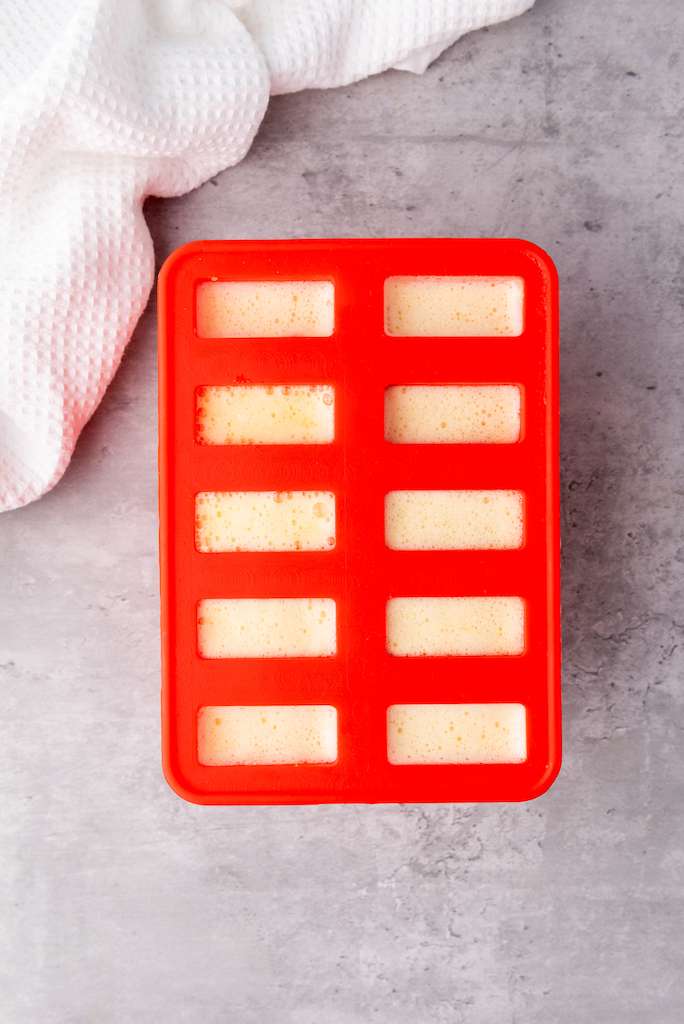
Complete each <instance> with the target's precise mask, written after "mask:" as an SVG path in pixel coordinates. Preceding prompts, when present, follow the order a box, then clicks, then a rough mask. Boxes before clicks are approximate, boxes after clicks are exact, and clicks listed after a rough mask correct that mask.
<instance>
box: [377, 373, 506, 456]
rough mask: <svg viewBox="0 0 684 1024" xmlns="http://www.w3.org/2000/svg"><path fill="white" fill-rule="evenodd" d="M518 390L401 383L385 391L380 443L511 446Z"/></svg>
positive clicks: (496, 386)
mask: <svg viewBox="0 0 684 1024" xmlns="http://www.w3.org/2000/svg"><path fill="white" fill-rule="evenodd" d="M519 438H520V388H518V387H516V386H514V385H512V384H481V385H471V384H406V385H401V386H397V387H392V388H387V390H386V391H385V439H386V440H387V441H391V442H393V443H394V444H513V443H514V442H515V441H518V440H519Z"/></svg>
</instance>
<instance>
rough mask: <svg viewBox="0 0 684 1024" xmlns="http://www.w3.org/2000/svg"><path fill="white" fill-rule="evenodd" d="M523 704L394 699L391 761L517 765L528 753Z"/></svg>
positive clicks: (389, 745)
mask: <svg viewBox="0 0 684 1024" xmlns="http://www.w3.org/2000/svg"><path fill="white" fill-rule="evenodd" d="M526 733H527V730H526V712H525V707H524V706H523V705H522V704H394V705H392V707H390V708H389V709H388V711H387V758H388V760H389V761H390V763H391V764H518V763H520V762H521V761H524V760H525V759H526V757H527V735H526Z"/></svg>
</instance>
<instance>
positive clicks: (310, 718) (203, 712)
mask: <svg viewBox="0 0 684 1024" xmlns="http://www.w3.org/2000/svg"><path fill="white" fill-rule="evenodd" d="M197 753H198V759H199V762H200V764H205V765H235V764H252V765H258V764H330V763H331V762H333V761H335V760H336V758H337V711H336V709H335V708H334V707H330V706H329V705H325V704H322V705H290V706H285V705H282V706H281V705H275V706H263V707H260V706H249V707H238V706H228V707H224V706H207V707H203V708H200V710H199V714H198V716H197Z"/></svg>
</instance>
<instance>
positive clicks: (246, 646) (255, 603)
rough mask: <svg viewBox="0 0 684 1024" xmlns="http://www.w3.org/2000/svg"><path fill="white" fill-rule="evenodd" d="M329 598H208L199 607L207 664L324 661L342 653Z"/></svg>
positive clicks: (199, 643) (201, 642)
mask: <svg viewBox="0 0 684 1024" xmlns="http://www.w3.org/2000/svg"><path fill="white" fill-rule="evenodd" d="M335 613H336V607H335V602H334V600H332V598H327V597H270V598H205V599H204V600H203V601H200V602H199V605H198V607H197V648H198V651H199V654H200V656H201V657H202V658H297V657H299V658H321V657H329V656H330V655H333V654H335V652H336V650H337V630H336V614H335Z"/></svg>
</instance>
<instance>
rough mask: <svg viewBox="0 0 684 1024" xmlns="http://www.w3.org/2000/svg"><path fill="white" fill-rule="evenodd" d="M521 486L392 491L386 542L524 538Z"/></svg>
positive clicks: (481, 543)
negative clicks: (518, 487) (509, 489)
mask: <svg viewBox="0 0 684 1024" xmlns="http://www.w3.org/2000/svg"><path fill="white" fill-rule="evenodd" d="M523 504H524V503H523V496H522V493H521V492H520V491H390V493H389V494H387V495H386V496H385V542H386V544H387V546H388V547H390V548H393V549H395V550H404V551H463V550H472V551H484V550H487V549H489V550H493V549H497V550H503V549H512V548H519V547H520V546H521V545H522V542H523V528H524V522H523Z"/></svg>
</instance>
